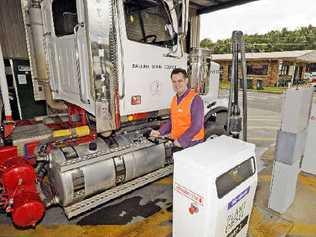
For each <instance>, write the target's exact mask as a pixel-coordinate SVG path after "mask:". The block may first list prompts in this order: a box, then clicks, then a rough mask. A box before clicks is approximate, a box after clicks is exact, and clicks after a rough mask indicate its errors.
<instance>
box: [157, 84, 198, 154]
mask: <svg viewBox="0 0 316 237" xmlns="http://www.w3.org/2000/svg"><path fill="white" fill-rule="evenodd" d="M189 91H190V89H188V90H186V91H185V92H184V94H183V95H181V96H177V104H179V103H180V102H181V101H182V100H183V98H184V97H185V96H186V95H187V94H188V93H189ZM190 111H191V127H189V128H188V129H187V130H186V131H185V132H184V133H183V134H182V136H181V137H179V139H178V142H179V143H180V145H181V146H182V147H183V148H187V147H189V146H193V145H195V144H197V143H200V142H202V141H201V140H199V141H192V139H193V137H194V136H195V135H196V134H197V133H198V132H199V131H200V129H201V128H203V126H204V106H203V101H202V99H201V97H200V96H198V95H197V96H195V97H194V98H193V100H192V103H191V108H190ZM159 132H160V134H161V135H162V136H164V135H166V134H168V133H170V132H171V120H170V119H169V120H168V121H167V122H166V123H164V124H162V125H161V127H160V129H159Z"/></svg>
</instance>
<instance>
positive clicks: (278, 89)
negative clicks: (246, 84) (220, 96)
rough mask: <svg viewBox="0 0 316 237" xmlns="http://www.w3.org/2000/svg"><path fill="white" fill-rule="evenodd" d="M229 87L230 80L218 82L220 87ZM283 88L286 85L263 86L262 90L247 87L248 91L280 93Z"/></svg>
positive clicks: (284, 88)
mask: <svg viewBox="0 0 316 237" xmlns="http://www.w3.org/2000/svg"><path fill="white" fill-rule="evenodd" d="M229 87H230V82H227V81H220V84H219V88H220V89H229ZM285 90H286V87H263V90H256V89H248V91H256V92H263V93H272V94H282V93H283V92H284V91H285Z"/></svg>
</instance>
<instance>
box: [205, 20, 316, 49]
mask: <svg viewBox="0 0 316 237" xmlns="http://www.w3.org/2000/svg"><path fill="white" fill-rule="evenodd" d="M244 39H245V43H246V52H273V51H292V50H309V49H315V50H316V27H314V26H312V25H308V26H307V27H300V28H298V29H296V30H293V31H289V30H288V29H287V28H283V29H282V30H280V31H277V30H272V31H270V32H268V33H266V34H262V35H260V34H253V35H244ZM200 46H201V47H203V48H209V49H211V50H212V52H213V53H219V54H222V53H230V52H231V39H224V40H218V41H216V42H213V41H212V40H211V39H203V40H202V41H201V43H200Z"/></svg>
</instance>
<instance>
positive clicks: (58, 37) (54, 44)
mask: <svg viewBox="0 0 316 237" xmlns="http://www.w3.org/2000/svg"><path fill="white" fill-rule="evenodd" d="M41 8H42V15H43V23H44V37H45V46H46V54H47V61H48V67H49V78H50V85H51V87H52V91H53V96H54V99H62V100H65V101H67V102H69V103H73V104H76V105H78V106H80V107H82V108H84V109H86V110H87V111H89V112H90V113H94V106H93V103H91V102H90V101H91V98H92V96H91V93H90V83H89V82H90V77H89V75H90V73H89V51H88V47H87V37H86V26H85V14H84V12H85V11H84V1H80V0H77V1H76V0H70V1H63V0H44V1H43V2H42V3H41Z"/></svg>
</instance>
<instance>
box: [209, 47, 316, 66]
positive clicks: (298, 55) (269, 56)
mask: <svg viewBox="0 0 316 237" xmlns="http://www.w3.org/2000/svg"><path fill="white" fill-rule="evenodd" d="M212 59H213V60H214V61H230V60H232V55H231V54H213V55H212ZM246 60H250V61H254V60H286V61H296V62H307V63H316V50H297V51H282V52H269V53H246Z"/></svg>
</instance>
